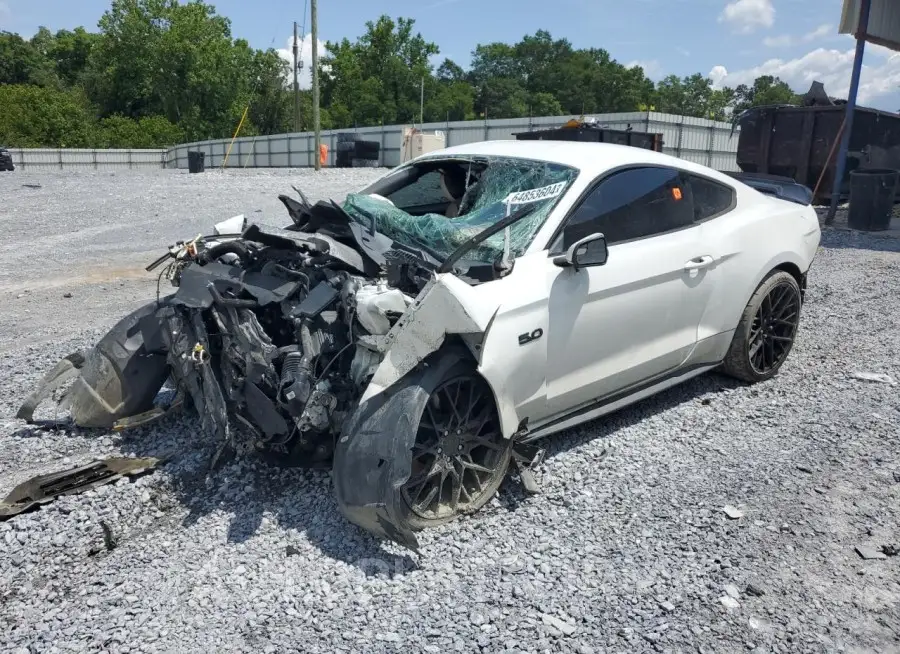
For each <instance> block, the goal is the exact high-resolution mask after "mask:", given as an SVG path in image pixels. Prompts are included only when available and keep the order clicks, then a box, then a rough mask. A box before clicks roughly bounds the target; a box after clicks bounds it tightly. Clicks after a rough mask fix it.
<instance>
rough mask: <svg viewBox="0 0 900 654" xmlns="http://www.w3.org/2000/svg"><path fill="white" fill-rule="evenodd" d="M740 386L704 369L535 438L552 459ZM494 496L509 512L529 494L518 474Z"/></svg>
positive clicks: (706, 400)
mask: <svg viewBox="0 0 900 654" xmlns="http://www.w3.org/2000/svg"><path fill="white" fill-rule="evenodd" d="M742 386H744V384H742V383H741V382H739V381H737V380H735V379H732V378H731V377H726V376H724V375H721V374H718V373H716V372H708V373H706V374H703V375H700V376H699V377H695V378H694V379H691V380H689V381H687V382H684V383H683V384H680V385H679V386H675V387H673V388H669V389H667V390H665V391H663V392H662V393H659V394H658V395H654V396H651V397H648V398H646V399H643V400H641V401H640V402H637V403H635V404H632V405H631V406H627V407H624V408H622V409H619V410H618V411H615V412H613V413H610V414H608V415H606V416H603V417H601V418H597V419H596V420H592V421H591V422H588V423H586V424H583V425H579V426H577V427H573V428H572V429H568V430H566V431H564V432H560V433H558V434H552V435H550V436H547V437H546V438H544V439H542V440H540V441H537V444H538V445H540V446H541V447H543V448H545V449H546V451H547V454H546V459H545V460H546V461H552V460H553V457H556V456H559V455H560V454H563V453H564V452H568V451H569V450H573V449H576V448H579V447H582V446H584V445H585V444H586V443H589V442H592V441H596V440H600V439H608V438H609V437H611V436H613V435H615V434H616V433H617V432H619V431H621V430H622V429H626V428H628V427H631V426H633V425H636V424H638V423H640V422H642V421H644V420H646V419H647V418H649V417H651V416H654V415H656V414H658V413H662V412H663V411H668V410H669V409H672V408H674V407H676V406H680V405H682V404H686V403H688V402H697V403H702V404H704V405H707V404H715V401H716V399H715V395H716V394H717V393H720V392H723V391H729V390H733V389H736V388H741V387H742ZM498 499H499V500H500V504H501V506H503V507H504V508H505V509H507V510H508V511H509V512H513V511H515V510H516V509H518V508H519V506H520V505H522V504H523V503H525V502H527V501H528V500H529V497H528V495H527V494H526V493H525V489H524V487H523V486H522V484H521V482H520V481H519V480H518V478H517V477H509V476H508V477H507V478H506V479H505V480H504V482H503V485H502V486H501V487H500V492H499V497H498Z"/></svg>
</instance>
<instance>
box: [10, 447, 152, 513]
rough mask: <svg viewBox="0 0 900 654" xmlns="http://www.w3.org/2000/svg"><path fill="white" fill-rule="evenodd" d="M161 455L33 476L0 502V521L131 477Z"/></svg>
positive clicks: (99, 462) (103, 461)
mask: <svg viewBox="0 0 900 654" xmlns="http://www.w3.org/2000/svg"><path fill="white" fill-rule="evenodd" d="M162 461H163V460H162V459H157V458H155V457H147V458H141V459H136V458H127V457H112V458H109V459H101V460H97V461H92V462H91V463H88V464H87V465H84V466H81V467H80V468H72V469H71V470H66V471H65V472H51V473H50V474H46V475H38V476H37V477H32V478H31V479H29V480H28V481H24V482H22V483H21V484H19V485H18V486H16V487H15V488H14V489H13V490H12V492H10V494H9V495H7V496H6V499H5V500H3V502H0V521H4V520H9V519H10V518H12V517H13V516H15V515H18V514H20V513H25V512H26V511H31V510H33V509H36V508H38V507H39V506H40V505H42V504H47V503H48V502H52V501H53V500H54V499H56V498H57V497H59V496H60V495H75V494H77V493H83V492H85V491H88V490H90V489H92V488H96V487H97V486H102V485H104V484H109V483H112V482H114V481H116V480H118V479H121V478H122V477H125V476H128V477H133V476H136V475H140V474H142V473H145V472H148V471H150V470H152V469H154V468H156V467H157V466H158V465H159V464H160V463H162Z"/></svg>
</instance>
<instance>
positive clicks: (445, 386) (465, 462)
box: [401, 364, 512, 529]
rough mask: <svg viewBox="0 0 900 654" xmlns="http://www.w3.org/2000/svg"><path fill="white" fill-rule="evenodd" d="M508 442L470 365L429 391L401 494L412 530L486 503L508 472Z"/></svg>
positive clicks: (487, 391)
mask: <svg viewBox="0 0 900 654" xmlns="http://www.w3.org/2000/svg"><path fill="white" fill-rule="evenodd" d="M511 444H512V443H511V441H510V439H507V438H504V437H503V434H502V432H501V430H500V419H499V416H498V414H497V407H496V405H495V403H494V396H493V393H492V392H491V389H490V388H489V387H488V385H487V383H486V382H485V381H484V379H483V378H482V377H481V376H480V375H478V374H477V373H476V372H475V371H474V370H472V369H471V367H470V366H467V365H465V364H462V365H459V366H454V368H453V369H451V370H449V371H448V373H447V375H445V376H444V378H443V379H442V380H441V381H439V382H438V383H437V384H436V386H435V388H434V389H433V390H431V391H430V393H429V398H428V401H427V403H426V405H425V410H424V411H423V413H422V416H421V418H420V419H419V426H418V430H417V433H416V442H415V445H414V446H413V451H412V467H411V470H410V476H409V479H408V480H407V482H406V483H405V484H404V486H403V488H402V490H401V493H402V497H403V501H404V504H405V507H406V509H407V510H408V514H407V516H406V517H407V519H408V521H409V524H410V527H412V528H413V529H422V528H425V527H431V526H436V525H440V524H444V523H446V522H449V521H451V520H453V519H455V518H456V517H458V516H459V515H461V514H464V513H472V512H475V511H477V510H478V509H480V508H481V507H483V506H484V505H485V504H487V502H488V501H489V500H490V499H491V497H493V496H494V493H496V492H497V489H498V488H499V487H500V484H501V482H502V481H503V477H504V475H505V474H506V469H507V467H508V466H509V461H510V456H511V451H512V448H511Z"/></svg>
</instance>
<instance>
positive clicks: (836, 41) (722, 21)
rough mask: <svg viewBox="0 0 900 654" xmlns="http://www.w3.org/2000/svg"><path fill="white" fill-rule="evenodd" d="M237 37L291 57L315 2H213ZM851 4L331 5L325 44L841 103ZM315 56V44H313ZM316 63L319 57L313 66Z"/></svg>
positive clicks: (71, 23)
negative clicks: (562, 55) (813, 92)
mask: <svg viewBox="0 0 900 654" xmlns="http://www.w3.org/2000/svg"><path fill="white" fill-rule="evenodd" d="M212 4H214V5H215V7H216V9H217V10H218V11H219V13H220V14H223V15H225V16H228V17H229V18H230V19H231V21H232V29H233V32H234V35H235V36H239V37H243V38H246V39H247V40H249V41H250V43H251V44H252V45H254V46H255V47H259V48H265V47H269V46H272V47H276V48H280V49H283V51H284V52H283V54H284V56H288V54H289V50H288V48H289V45H290V36H291V31H292V22H293V21H294V20H297V21H298V22H302V21H303V18H304V16H303V13H304V11H303V7H304V0H291V1H288V0H250V1H248V0H218V1H217V2H216V1H214V0H213V1H212ZM841 4H842V3H841V0H629V1H628V2H621V1H619V0H554V2H552V3H547V2H546V0H542V1H540V2H538V0H390V1H388V0H320V2H319V39H320V40H323V41H324V40H338V39H341V38H343V37H348V38H351V39H353V38H355V37H356V36H358V35H359V34H361V33H362V31H363V30H364V23H365V21H366V20H370V19H375V18H377V17H378V16H379V15H380V14H382V13H386V14H388V15H390V16H392V17H395V18H396V17H397V16H407V17H411V18H414V19H415V20H416V28H417V29H418V30H419V31H421V32H422V34H423V36H425V37H426V38H427V39H429V40H431V41H434V42H435V43H437V44H438V45H439V46H440V48H441V58H443V57H444V56H446V57H449V58H451V59H454V60H455V61H457V63H460V64H462V65H467V64H468V62H469V59H470V55H471V51H472V49H473V48H474V46H475V45H476V44H478V43H488V42H491V41H506V42H515V41H517V40H518V39H520V38H521V37H522V36H523V35H525V34H532V33H534V32H535V30H538V29H541V28H543V29H546V30H549V31H550V33H551V34H552V35H553V36H554V37H556V38H560V37H566V38H568V39H569V40H570V41H571V42H572V43H573V44H574V45H575V46H576V47H588V46H594V47H603V48H606V49H607V50H608V51H609V52H610V53H611V54H612V56H613V57H614V58H616V59H617V60H619V61H620V62H622V63H624V64H640V65H642V66H643V67H644V69H645V71H646V72H647V73H648V74H649V75H650V76H651V77H653V78H654V79H659V78H660V77H663V76H665V75H667V74H670V73H674V74H677V75H679V76H682V75H688V74H692V73H695V72H701V73H703V74H705V75H709V76H710V77H712V78H713V80H714V81H715V82H716V83H717V84H726V85H729V86H735V85H737V84H740V83H744V82H750V81H752V80H753V79H754V78H755V77H756V76H757V75H760V74H774V75H778V76H780V77H782V79H785V80H786V81H788V82H789V83H790V84H791V85H792V86H793V87H794V88H795V90H798V91H805V90H806V89H807V88H808V87H809V84H810V82H811V81H812V80H814V79H816V80H819V81H822V82H823V83H824V84H825V88H826V90H827V91H828V92H829V93H830V94H831V95H845V94H846V92H847V88H848V86H849V80H850V66H851V64H852V59H853V47H854V41H853V40H852V38H850V37H849V36H847V35H839V34H838V32H837V24H838V21H839V20H840V14H841ZM108 6H109V2H108V0H37V1H36V0H0V29H4V30H9V31H14V32H19V33H20V34H22V35H24V36H30V35H31V34H33V33H34V32H35V31H36V30H37V28H38V26H40V25H46V26H47V27H49V28H50V29H51V30H54V31H55V30H56V29H60V28H72V27H75V26H78V25H84V26H85V27H88V28H90V29H95V28H96V25H97V20H98V19H99V18H100V16H101V15H102V13H103V12H104V10H105V9H106V8H107V7H108ZM304 46H305V47H304V50H305V51H307V52H308V51H309V43H308V40H307V43H305V44H304ZM307 57H308V56H307ZM860 102H861V103H864V104H867V105H869V106H874V107H877V108H880V109H887V110H891V111H896V110H898V109H900V54H895V53H892V52H890V51H888V50H887V49H885V48H879V47H876V46H868V47H867V55H866V59H865V68H864V72H863V78H862V84H861V88H860Z"/></svg>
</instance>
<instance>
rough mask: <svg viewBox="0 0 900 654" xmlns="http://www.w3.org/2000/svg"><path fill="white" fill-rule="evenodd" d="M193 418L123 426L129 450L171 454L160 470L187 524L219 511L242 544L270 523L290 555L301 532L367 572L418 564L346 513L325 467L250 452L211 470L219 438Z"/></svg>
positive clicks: (297, 552)
mask: <svg viewBox="0 0 900 654" xmlns="http://www.w3.org/2000/svg"><path fill="white" fill-rule="evenodd" d="M191 418H192V412H191V410H190V409H189V410H188V412H187V413H186V414H183V415H182V416H169V417H166V418H163V419H162V420H161V421H160V422H158V423H156V424H155V425H152V426H147V427H144V428H137V429H134V430H129V431H125V432H122V441H121V443H120V445H119V449H121V450H122V451H123V452H127V453H128V454H129V455H134V456H141V457H143V456H164V455H167V456H170V457H171V459H170V460H169V461H168V462H167V463H166V464H165V465H164V466H163V468H162V469H163V470H164V471H165V472H166V474H167V475H168V478H169V480H170V483H171V488H170V492H171V493H172V494H173V495H174V496H175V499H176V501H177V502H178V503H180V504H181V505H182V506H184V507H185V508H186V509H187V510H188V514H187V515H186V516H185V517H184V518H183V520H182V525H183V526H185V527H189V526H191V525H194V524H196V523H198V522H199V521H201V520H203V519H204V518H207V517H211V516H214V514H222V515H224V516H226V519H227V521H228V528H227V534H226V540H227V542H229V543H244V542H247V541H249V540H250V539H252V538H254V537H255V536H257V535H259V534H261V533H265V532H268V535H269V536H270V537H271V536H273V534H272V533H271V528H270V527H268V528H267V524H266V523H268V524H274V525H275V526H276V527H277V528H278V529H279V530H282V532H283V533H281V534H276V535H274V536H275V537H276V538H277V540H279V541H280V540H283V541H284V543H283V546H280V547H281V548H282V551H283V553H284V556H285V557H286V558H287V557H291V556H307V555H305V554H304V553H303V550H302V546H303V542H302V540H303V539H302V538H301V536H303V537H305V539H306V541H307V542H308V543H309V544H311V545H312V546H313V547H315V548H316V549H318V550H319V551H321V552H322V553H323V554H325V555H326V556H328V557H329V558H332V559H334V560H337V561H342V562H344V563H347V564H349V565H352V566H354V567H356V568H358V569H360V570H362V571H363V572H364V573H365V574H367V575H374V574H381V575H386V576H389V577H393V576H394V575H396V574H403V573H405V572H408V571H410V570H413V569H415V568H416V562H415V560H414V559H413V558H412V557H411V556H410V555H407V554H402V555H396V554H391V553H389V552H387V551H386V550H385V549H384V547H383V543H382V541H379V540H377V539H376V538H374V537H373V536H371V535H370V534H369V533H368V532H366V531H364V530H362V529H360V528H358V527H357V526H356V525H354V524H352V523H350V522H348V521H347V520H346V519H345V518H344V517H343V516H342V515H341V513H340V511H339V510H338V507H337V503H336V501H335V499H334V495H333V490H332V485H331V475H330V472H329V471H328V470H321V469H319V470H316V469H305V468H287V467H281V466H277V465H273V464H270V463H267V462H265V461H263V460H262V459H260V458H258V457H256V456H253V455H249V456H246V457H236V458H235V459H233V460H232V461H229V462H227V463H225V464H224V465H222V466H221V467H219V468H217V469H216V470H212V471H210V470H209V462H210V461H211V459H212V457H213V455H214V452H215V447H214V444H213V443H211V442H208V441H207V440H205V439H204V436H203V434H201V433H200V432H199V431H196V430H192V429H191V428H190V427H189V424H190V420H191ZM161 436H162V437H163V438H161ZM175 439H180V440H178V441H176V440H175ZM173 449H174V450H175V451H174V452H173ZM268 546H269V545H268V544H267V547H268Z"/></svg>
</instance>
